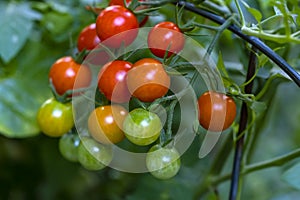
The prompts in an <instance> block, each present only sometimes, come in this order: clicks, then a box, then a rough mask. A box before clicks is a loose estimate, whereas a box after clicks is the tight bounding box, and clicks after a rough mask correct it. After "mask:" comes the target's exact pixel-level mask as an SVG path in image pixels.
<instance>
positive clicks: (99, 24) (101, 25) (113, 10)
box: [96, 5, 139, 48]
mask: <svg viewBox="0 0 300 200" xmlns="http://www.w3.org/2000/svg"><path fill="white" fill-rule="evenodd" d="M138 27H139V24H138V20H137V18H136V16H135V15H134V14H133V13H132V12H131V11H130V10H128V9H127V8H125V7H124V6H118V5H116V6H109V7H107V8H105V9H104V10H103V11H102V12H101V13H100V14H99V15H98V17H97V20H96V30H97V34H98V37H99V38H100V40H101V41H103V42H104V44H105V45H107V46H109V47H112V48H118V47H120V46H121V45H122V44H124V45H125V46H127V45H129V44H131V43H132V42H133V41H134V40H135V38H136V36H137V34H138V29H137V28H138ZM113 36H114V37H113ZM111 37H113V38H112V39H111V40H108V41H105V40H107V39H109V38H111Z"/></svg>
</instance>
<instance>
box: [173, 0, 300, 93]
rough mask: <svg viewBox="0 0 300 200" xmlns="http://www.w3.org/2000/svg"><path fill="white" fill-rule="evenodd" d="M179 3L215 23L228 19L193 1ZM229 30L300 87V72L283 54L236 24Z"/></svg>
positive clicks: (221, 22)
mask: <svg viewBox="0 0 300 200" xmlns="http://www.w3.org/2000/svg"><path fill="white" fill-rule="evenodd" d="M177 4H178V5H179V6H184V7H185V9H186V10H189V11H192V12H194V13H196V14H198V15H201V16H203V17H205V18H207V19H210V20H212V21H214V22H215V23H218V24H223V23H225V21H226V19H224V18H223V17H220V16H218V15H215V14H213V13H211V12H209V11H207V10H204V9H201V8H197V7H196V6H195V5H194V4H192V3H189V2H185V1H178V2H177ZM228 30H230V31H231V32H233V33H234V34H236V35H237V36H239V37H240V38H242V39H243V40H245V41H247V42H248V43H250V44H252V45H253V46H254V47H256V48H257V49H258V50H259V51H261V52H262V53H263V54H265V55H266V56H267V57H269V58H270V59H271V60H272V61H273V62H274V63H276V64H277V65H278V66H279V67H280V68H281V69H282V70H283V71H284V72H285V73H286V74H287V75H288V76H289V77H290V78H291V79H292V80H293V81H294V82H295V83H296V84H297V85H298V86H299V87H300V74H299V73H298V72H297V71H296V70H295V69H294V68H293V67H291V66H290V65H289V64H288V63H287V62H286V61H285V60H284V59H283V58H282V57H281V56H279V55H278V54H277V53H275V52H274V51H273V50H272V49H271V48H270V47H269V46H267V45H266V44H265V43H263V42H262V41H261V40H260V39H258V38H257V37H254V36H249V35H246V34H244V33H243V32H242V30H241V28H240V27H238V26H236V25H230V26H229V27H228Z"/></svg>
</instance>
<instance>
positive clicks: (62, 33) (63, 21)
mask: <svg viewBox="0 0 300 200" xmlns="http://www.w3.org/2000/svg"><path fill="white" fill-rule="evenodd" d="M72 23H73V17H72V16H71V15H70V14H68V13H60V12H56V11H53V12H49V13H46V14H45V15H44V17H43V19H42V21H41V25H42V26H43V27H45V28H46V30H47V31H48V32H49V33H50V35H51V37H53V38H54V39H55V40H56V41H58V42H60V41H64V40H66V38H67V37H70V35H68V34H66V33H69V30H70V29H69V27H71V26H72Z"/></svg>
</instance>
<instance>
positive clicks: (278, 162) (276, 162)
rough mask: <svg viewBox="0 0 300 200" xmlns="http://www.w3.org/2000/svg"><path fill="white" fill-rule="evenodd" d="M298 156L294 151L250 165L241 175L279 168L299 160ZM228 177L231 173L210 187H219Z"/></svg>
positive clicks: (215, 181) (217, 179) (297, 151)
mask: <svg viewBox="0 0 300 200" xmlns="http://www.w3.org/2000/svg"><path fill="white" fill-rule="evenodd" d="M299 156H300V149H296V150H294V151H292V152H289V153H287V154H285V155H282V156H278V157H275V158H272V159H269V160H266V161H262V162H257V163H254V164H250V165H247V166H245V167H244V169H243V170H242V171H241V175H247V174H250V173H252V172H256V171H259V170H263V169H267V168H270V167H279V166H282V165H284V164H286V163H287V162H291V161H292V160H294V159H297V158H299ZM230 177H231V173H227V174H225V175H223V176H221V177H218V178H216V179H215V180H213V181H212V183H211V185H213V186H216V185H219V184H220V183H222V182H225V181H227V180H229V179H230Z"/></svg>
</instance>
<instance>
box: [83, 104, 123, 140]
mask: <svg viewBox="0 0 300 200" xmlns="http://www.w3.org/2000/svg"><path fill="white" fill-rule="evenodd" d="M127 114H128V112H127V110H126V109H125V108H124V107H122V106H120V105H106V106H100V107H97V108H96V109H95V110H94V111H93V112H92V113H91V114H90V116H89V119H88V129H89V132H90V134H91V135H92V137H93V138H94V139H95V140H97V141H98V142H100V143H103V144H109V143H118V142H121V141H122V140H123V139H124V137H125V135H124V132H123V130H122V126H123V121H124V119H125V117H126V116H127Z"/></svg>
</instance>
